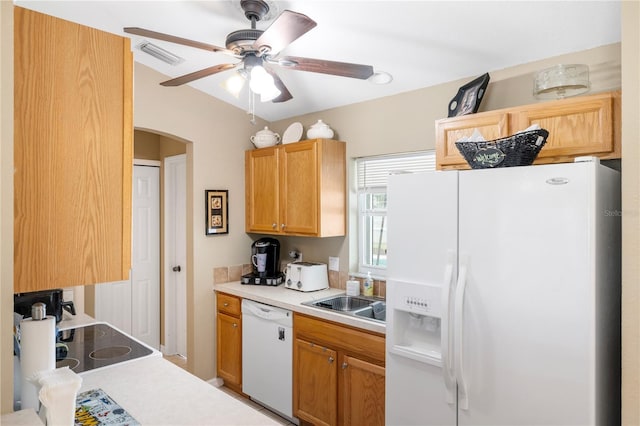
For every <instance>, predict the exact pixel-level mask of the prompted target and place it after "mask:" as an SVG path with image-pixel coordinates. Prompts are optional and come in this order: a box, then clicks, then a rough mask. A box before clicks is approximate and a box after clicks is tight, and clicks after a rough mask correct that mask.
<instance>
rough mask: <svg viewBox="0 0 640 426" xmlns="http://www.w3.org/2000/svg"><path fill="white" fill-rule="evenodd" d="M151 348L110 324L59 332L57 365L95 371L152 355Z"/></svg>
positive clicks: (78, 370)
mask: <svg viewBox="0 0 640 426" xmlns="http://www.w3.org/2000/svg"><path fill="white" fill-rule="evenodd" d="M152 353H153V351H152V350H151V349H149V348H148V347H146V346H144V345H142V344H140V343H138V342H137V341H135V340H133V339H132V338H130V337H128V336H127V335H125V334H123V333H121V332H119V331H118V330H116V329H115V328H113V327H111V326H109V325H107V324H91V325H87V326H84V327H78V328H72V329H68V330H61V331H58V334H57V336H56V368H59V367H69V368H70V369H71V370H73V371H74V372H76V373H82V372H84V371H89V370H93V369H96V368H100V367H106V366H108V365H112V364H117V363H119V362H123V361H129V360H132V359H136V358H140V357H143V356H147V355H150V354H152Z"/></svg>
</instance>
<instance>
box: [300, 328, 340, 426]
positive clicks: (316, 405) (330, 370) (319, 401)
mask: <svg viewBox="0 0 640 426" xmlns="http://www.w3.org/2000/svg"><path fill="white" fill-rule="evenodd" d="M293 363H294V366H293V375H294V379H293V382H294V392H293V413H294V415H295V416H296V417H298V418H299V419H301V420H305V421H308V422H311V423H313V424H314V425H316V426H320V425H324V426H329V425H335V424H337V422H338V369H337V364H338V361H337V353H336V351H334V350H331V349H328V348H325V347H322V346H320V345H316V344H314V343H310V342H307V341H305V340H301V339H296V342H295V350H294V357H293Z"/></svg>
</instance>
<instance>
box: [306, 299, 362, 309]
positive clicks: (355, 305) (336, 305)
mask: <svg viewBox="0 0 640 426" xmlns="http://www.w3.org/2000/svg"><path fill="white" fill-rule="evenodd" d="M370 304H371V301H370V300H368V299H364V298H361V297H356V296H334V297H331V298H329V299H322V300H318V301H315V302H312V303H311V306H317V307H319V308H325V309H331V310H332V311H355V310H356V309H361V308H365V307H367V306H369V305H370Z"/></svg>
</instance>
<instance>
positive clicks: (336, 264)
mask: <svg viewBox="0 0 640 426" xmlns="http://www.w3.org/2000/svg"><path fill="white" fill-rule="evenodd" d="M329 270H330V271H339V270H340V258H339V257H331V256H329Z"/></svg>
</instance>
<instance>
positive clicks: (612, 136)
mask: <svg viewBox="0 0 640 426" xmlns="http://www.w3.org/2000/svg"><path fill="white" fill-rule="evenodd" d="M620 96H621V94H620V92H619V91H613V92H606V93H599V94H595V95H589V96H579V97H576V98H568V99H562V100H557V101H550V102H543V103H537V104H532V105H524V106H519V107H514V108H507V109H502V110H496V111H487V112H482V113H477V114H470V115H465V116H460V117H452V118H445V119H442V120H437V121H436V124H435V125H436V167H437V168H438V169H468V168H469V166H468V164H467V163H466V161H465V160H464V158H463V157H462V155H460V153H459V152H458V149H457V148H456V146H455V142H456V141H457V140H458V139H460V138H461V137H467V136H470V135H471V134H472V133H473V131H474V129H476V128H477V129H478V130H479V131H480V132H481V133H482V135H483V136H484V138H485V139H487V140H492V139H498V138H501V137H506V136H510V135H512V134H514V133H516V132H518V131H520V130H524V129H526V128H527V127H529V126H531V125H533V124H538V125H540V127H542V128H544V129H547V130H548V131H549V137H548V139H547V143H546V144H545V146H544V147H543V148H542V150H541V151H540V153H539V154H538V157H537V158H536V160H535V161H534V164H545V163H564V162H571V161H573V159H574V158H575V157H579V156H583V155H594V156H597V157H600V158H601V159H603V160H608V159H616V158H620V155H621V143H620V142H621V138H620V129H621V123H620Z"/></svg>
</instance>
